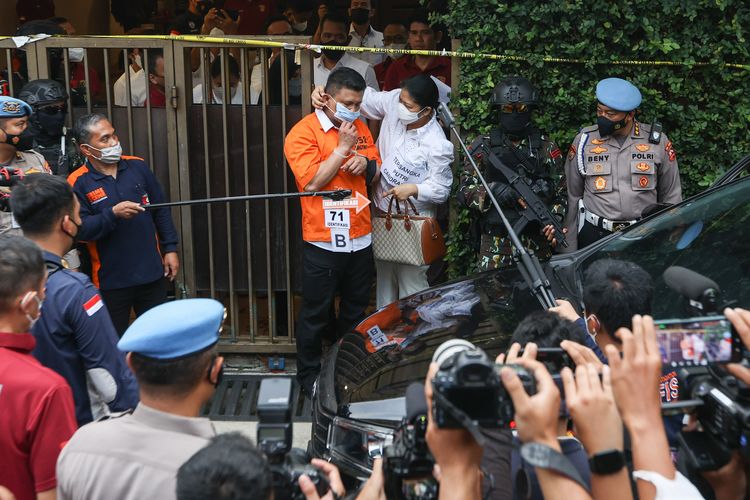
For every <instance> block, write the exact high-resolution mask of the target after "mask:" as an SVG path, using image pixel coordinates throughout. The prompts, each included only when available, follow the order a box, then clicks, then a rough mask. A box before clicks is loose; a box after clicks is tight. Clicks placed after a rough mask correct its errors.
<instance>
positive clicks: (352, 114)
mask: <svg viewBox="0 0 750 500" xmlns="http://www.w3.org/2000/svg"><path fill="white" fill-rule="evenodd" d="M326 107H328V109H329V110H331V111H332V112H333V116H335V117H336V118H338V119H339V120H341V121H342V122H349V123H354V121H355V120H356V119H357V118H359V111H352V110H350V109H349V108H347V107H346V106H344V105H343V104H341V103H340V102H337V103H336V111H333V110H332V109H331V108H330V107H329V106H328V105H326Z"/></svg>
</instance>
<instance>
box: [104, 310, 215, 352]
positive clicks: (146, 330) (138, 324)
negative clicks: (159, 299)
mask: <svg viewBox="0 0 750 500" xmlns="http://www.w3.org/2000/svg"><path fill="white" fill-rule="evenodd" d="M223 322H224V305H223V304H222V303H221V302H219V301H217V300H213V299H184V300H175V301H172V302H167V303H165V304H161V305H159V306H156V307H154V308H153V309H149V310H148V311H146V312H145V313H143V314H142V315H141V316H139V317H138V318H137V319H136V320H135V321H134V322H133V324H132V325H130V327H129V328H128V329H127V331H125V334H123V336H122V338H121V339H120V341H119V342H118V343H117V348H118V349H120V350H121V351H123V352H137V353H138V354H142V355H143V356H148V357H150V358H155V359H174V358H179V357H181V356H187V355H189V354H193V353H195V352H199V351H202V350H203V349H206V348H207V347H209V346H211V345H213V344H215V343H216V342H217V341H218V340H219V332H220V331H221V324H222V323H223Z"/></svg>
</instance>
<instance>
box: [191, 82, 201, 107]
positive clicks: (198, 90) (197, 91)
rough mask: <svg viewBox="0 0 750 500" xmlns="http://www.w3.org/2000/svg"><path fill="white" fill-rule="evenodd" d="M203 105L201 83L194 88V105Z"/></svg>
mask: <svg viewBox="0 0 750 500" xmlns="http://www.w3.org/2000/svg"><path fill="white" fill-rule="evenodd" d="M202 103H203V84H202V83H199V84H198V85H196V86H195V87H193V104H202Z"/></svg>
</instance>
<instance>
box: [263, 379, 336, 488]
mask: <svg viewBox="0 0 750 500" xmlns="http://www.w3.org/2000/svg"><path fill="white" fill-rule="evenodd" d="M257 408H258V433H257V442H258V447H259V448H260V449H261V451H262V452H263V453H264V454H265V455H266V458H267V459H268V464H269V466H270V468H271V474H272V475H273V495H274V498H275V499H276V500H303V499H304V498H305V495H304V494H303V493H302V491H301V490H300V488H299V478H300V476H302V475H303V474H304V475H306V476H308V477H309V478H310V479H311V480H312V482H313V484H314V485H315V488H316V490H317V492H318V495H319V496H323V495H325V494H326V493H327V492H328V490H329V489H330V488H329V484H328V479H327V478H326V476H325V474H324V473H323V472H321V471H320V470H318V469H317V468H316V467H314V466H312V465H310V464H308V463H307V462H308V461H307V456H306V453H305V452H304V451H303V450H299V449H293V448H292V379H289V378H282V377H272V378H266V379H263V380H262V381H261V383H260V390H259V391H258V406H257Z"/></svg>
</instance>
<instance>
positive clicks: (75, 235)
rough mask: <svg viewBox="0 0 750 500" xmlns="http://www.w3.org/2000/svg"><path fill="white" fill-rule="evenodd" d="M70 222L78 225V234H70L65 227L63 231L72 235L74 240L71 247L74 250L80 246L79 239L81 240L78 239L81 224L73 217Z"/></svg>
mask: <svg viewBox="0 0 750 500" xmlns="http://www.w3.org/2000/svg"><path fill="white" fill-rule="evenodd" d="M70 222H72V223H73V224H75V226H76V234H74V235H73V234H70V233H69V232H67V231H66V230H65V229H63V232H64V233H65V234H67V235H68V236H70V237H71V239H72V240H73V243H71V244H70V249H71V250H73V249H75V248H76V247H77V246H78V241H79V240H78V235H79V234H81V225H80V224H78V223H76V221H74V220H73V219H70Z"/></svg>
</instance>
